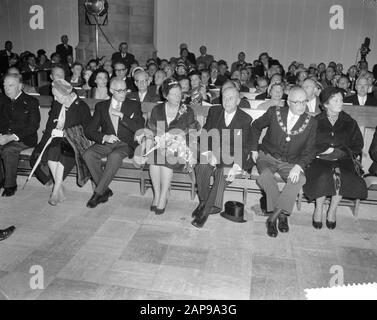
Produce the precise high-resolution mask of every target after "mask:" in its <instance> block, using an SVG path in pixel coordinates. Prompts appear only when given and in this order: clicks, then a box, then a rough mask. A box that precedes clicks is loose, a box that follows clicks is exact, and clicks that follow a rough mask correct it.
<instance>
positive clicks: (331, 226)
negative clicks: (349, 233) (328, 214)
mask: <svg viewBox="0 0 377 320" xmlns="http://www.w3.org/2000/svg"><path fill="white" fill-rule="evenodd" d="M326 227H327V228H328V229H330V230H334V229H335V228H336V221H334V222H331V221H329V220H327V219H326Z"/></svg>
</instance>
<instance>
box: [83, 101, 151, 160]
mask: <svg viewBox="0 0 377 320" xmlns="http://www.w3.org/2000/svg"><path fill="white" fill-rule="evenodd" d="M111 101H112V100H111V99H110V100H106V101H101V102H98V103H97V104H96V107H95V111H94V114H93V118H92V121H91V122H90V123H89V125H88V127H87V128H86V130H85V135H86V136H87V137H88V139H90V140H93V141H95V142H96V143H99V144H102V140H103V137H104V136H105V135H111V134H113V135H116V133H115V129H114V126H113V123H112V122H111V118H110V114H109V108H110V105H111ZM120 111H121V112H122V113H123V115H124V116H123V119H122V120H121V119H119V124H118V134H117V135H116V136H117V137H118V138H119V139H120V140H121V141H123V142H125V143H127V144H128V146H129V147H130V149H131V150H132V151H133V150H134V149H135V148H136V145H137V143H136V142H135V141H134V136H135V133H136V131H137V130H139V129H141V128H143V127H144V118H143V114H142V112H141V105H140V102H138V101H132V100H129V99H126V100H125V101H124V102H123V104H122V108H121V110H120ZM131 117H132V118H131ZM132 156H133V155H130V157H132Z"/></svg>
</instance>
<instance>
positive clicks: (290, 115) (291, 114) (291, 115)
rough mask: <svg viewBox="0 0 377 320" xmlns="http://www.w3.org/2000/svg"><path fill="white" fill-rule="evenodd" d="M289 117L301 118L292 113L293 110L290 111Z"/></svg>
mask: <svg viewBox="0 0 377 320" xmlns="http://www.w3.org/2000/svg"><path fill="white" fill-rule="evenodd" d="M288 117H290V118H297V119H298V118H300V116H299V115H297V114H294V113H293V112H292V111H291V109H289V110H288Z"/></svg>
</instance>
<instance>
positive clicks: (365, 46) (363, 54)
mask: <svg viewBox="0 0 377 320" xmlns="http://www.w3.org/2000/svg"><path fill="white" fill-rule="evenodd" d="M370 51H371V50H370V38H368V37H367V38H365V40H364V43H363V44H362V45H361V48H360V55H361V61H367V60H366V58H367V55H368V53H369V52H370Z"/></svg>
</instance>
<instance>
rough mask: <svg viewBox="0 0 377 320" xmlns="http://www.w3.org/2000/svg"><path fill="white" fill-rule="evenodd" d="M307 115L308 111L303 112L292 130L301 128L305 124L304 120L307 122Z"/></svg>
mask: <svg viewBox="0 0 377 320" xmlns="http://www.w3.org/2000/svg"><path fill="white" fill-rule="evenodd" d="M307 116H308V115H307V114H306V113H303V114H302V115H301V116H300V118H298V120H297V121H296V123H295V125H294V126H293V128H292V131H294V130H297V129H299V128H301V126H302V125H303V124H304V122H305V120H306V117H307Z"/></svg>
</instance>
